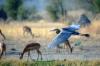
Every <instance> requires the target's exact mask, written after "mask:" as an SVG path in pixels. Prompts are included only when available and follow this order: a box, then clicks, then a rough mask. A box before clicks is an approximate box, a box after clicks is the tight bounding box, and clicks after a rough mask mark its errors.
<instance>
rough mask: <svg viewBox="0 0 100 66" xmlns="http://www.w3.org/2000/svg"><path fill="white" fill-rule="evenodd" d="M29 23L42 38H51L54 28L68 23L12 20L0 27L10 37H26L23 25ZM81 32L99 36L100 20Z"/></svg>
mask: <svg viewBox="0 0 100 66" xmlns="http://www.w3.org/2000/svg"><path fill="white" fill-rule="evenodd" d="M24 25H27V26H30V27H31V28H32V32H33V33H34V34H35V35H36V36H39V37H41V38H46V39H48V40H49V39H51V38H52V37H53V36H54V35H55V33H54V32H50V31H49V30H50V29H52V28H61V27H64V26H65V25H66V24H63V23H52V22H51V23H48V22H43V21H42V22H40V23H34V22H27V21H26V22H10V23H9V24H4V23H0V29H1V30H2V32H3V33H4V34H5V35H6V37H8V38H16V39H17V38H24V36H23V30H22V28H23V26H24ZM80 32H82V33H89V34H91V35H92V36H97V35H99V34H100V22H99V21H94V22H92V24H91V25H90V26H88V27H86V28H81V30H80Z"/></svg>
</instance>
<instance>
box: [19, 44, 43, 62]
mask: <svg viewBox="0 0 100 66" xmlns="http://www.w3.org/2000/svg"><path fill="white" fill-rule="evenodd" d="M40 47H41V45H40V44H39V43H30V44H28V45H26V46H25V48H24V50H23V52H22V53H21V56H20V59H22V58H23V56H24V54H25V53H26V52H28V58H29V56H30V51H32V50H36V51H37V53H38V58H37V60H38V59H39V55H41V60H42V53H41V51H40V50H39V49H40ZM30 58H31V56H30ZM27 60H28V59H27Z"/></svg>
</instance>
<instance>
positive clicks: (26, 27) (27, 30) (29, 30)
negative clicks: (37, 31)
mask: <svg viewBox="0 0 100 66" xmlns="http://www.w3.org/2000/svg"><path fill="white" fill-rule="evenodd" d="M26 34H29V35H30V36H32V38H34V34H32V30H31V28H30V27H29V26H23V35H24V36H26Z"/></svg>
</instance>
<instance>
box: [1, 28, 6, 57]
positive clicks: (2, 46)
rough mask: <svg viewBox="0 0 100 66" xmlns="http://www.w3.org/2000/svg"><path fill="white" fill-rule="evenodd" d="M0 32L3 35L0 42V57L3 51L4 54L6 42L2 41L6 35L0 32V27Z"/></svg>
mask: <svg viewBox="0 0 100 66" xmlns="http://www.w3.org/2000/svg"><path fill="white" fill-rule="evenodd" d="M0 34H1V36H2V37H3V40H2V41H1V42H0V59H1V58H2V56H3V55H4V53H5V54H6V44H5V43H4V40H5V39H6V37H5V35H4V34H3V33H2V31H1V29H0Z"/></svg>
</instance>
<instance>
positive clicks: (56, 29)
mask: <svg viewBox="0 0 100 66" xmlns="http://www.w3.org/2000/svg"><path fill="white" fill-rule="evenodd" d="M58 30H60V29H58V28H55V29H51V30H50V31H58Z"/></svg>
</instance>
